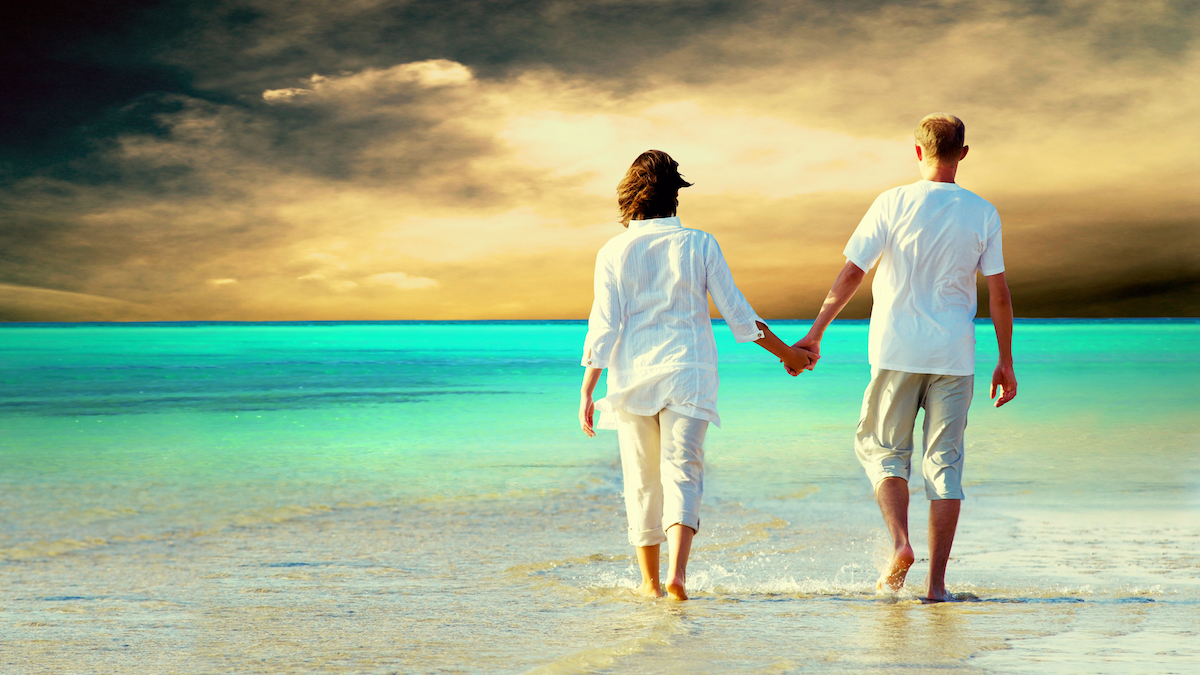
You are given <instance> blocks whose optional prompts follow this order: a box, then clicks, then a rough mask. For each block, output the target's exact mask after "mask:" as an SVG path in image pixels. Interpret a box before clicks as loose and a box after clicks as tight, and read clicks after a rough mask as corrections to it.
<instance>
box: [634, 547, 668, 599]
mask: <svg viewBox="0 0 1200 675" xmlns="http://www.w3.org/2000/svg"><path fill="white" fill-rule="evenodd" d="M634 548H636V549H637V561H638V569H640V570H641V571H642V585H641V587H640V588H638V593H640V594H642V595H645V596H649V597H651V598H661V597H662V594H663V592H662V586H660V585H659V582H658V544H655V545H653V546H635V547H634Z"/></svg>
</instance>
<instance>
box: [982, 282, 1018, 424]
mask: <svg viewBox="0 0 1200 675" xmlns="http://www.w3.org/2000/svg"><path fill="white" fill-rule="evenodd" d="M984 278H985V279H987V285H988V309H989V313H990V314H991V316H992V325H993V326H995V328H996V346H998V347H999V348H1000V360H999V361H998V362H997V363H996V369H995V370H994V371H992V388H991V392H990V393H989V394H988V398H996V389H997V388H999V389H1000V398H999V399H998V400H997V401H996V407H997V408H999V407H1000V406H1002V405H1004V404H1005V403H1008V402H1009V401H1011V400H1013V399H1014V398H1016V396H1017V374H1016V373H1015V372H1014V371H1013V357H1012V331H1013V308H1012V295H1010V294H1009V292H1008V282H1007V281H1005V280H1004V272H1001V273H1000V274H993V275H991V276H990V277H984Z"/></svg>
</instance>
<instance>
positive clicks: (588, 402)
mask: <svg viewBox="0 0 1200 675" xmlns="http://www.w3.org/2000/svg"><path fill="white" fill-rule="evenodd" d="M595 414H596V404H595V403H593V402H592V395H591V394H589V393H587V392H579V428H580V429H583V433H585V434H587V435H588V438H595V437H596V431H595V429H593V428H592V418H593V417H594V416H595Z"/></svg>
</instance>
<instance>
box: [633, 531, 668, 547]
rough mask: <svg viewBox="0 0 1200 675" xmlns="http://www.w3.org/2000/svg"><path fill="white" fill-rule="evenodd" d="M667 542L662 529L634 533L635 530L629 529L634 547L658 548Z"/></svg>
mask: <svg viewBox="0 0 1200 675" xmlns="http://www.w3.org/2000/svg"><path fill="white" fill-rule="evenodd" d="M666 540H667V535H666V533H664V532H663V529H662V528H661V527H656V528H654V529H653V530H644V531H642V532H634V531H633V528H630V529H629V543H630V544H633V545H634V546H658V545H659V544H661V543H663V542H664V541H666Z"/></svg>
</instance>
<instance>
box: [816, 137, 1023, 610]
mask: <svg viewBox="0 0 1200 675" xmlns="http://www.w3.org/2000/svg"><path fill="white" fill-rule="evenodd" d="M915 136H916V145H915V149H916V154H917V163H918V166H919V168H920V171H921V178H922V180H920V181H919V182H916V183H913V184H911V185H905V186H903V187H898V188H895V189H892V190H888V191H887V192H884V193H883V194H881V195H880V196H879V197H878V198H877V199H876V200H875V203H874V204H872V205H871V208H870V209H869V210H868V211H867V215H866V216H864V217H863V219H862V222H861V223H859V225H858V228H857V229H856V230H855V232H854V235H853V236H851V237H850V242H849V243H848V244H847V245H846V249H845V252H844V253H845V256H846V258H847V262H846V266H845V267H844V268H842V271H841V273H840V274H839V275H838V277H837V279H836V280H835V281H834V283H833V287H832V288H831V289H830V291H829V295H828V297H826V298H825V303H824V305H823V306H822V307H821V312H820V314H819V315H818V316H817V319H816V320H815V321H814V322H813V326H812V329H811V330H810V331H809V333H808V335H807V336H806V337H805V338H804V339H803V340H800V341H799V342H797V343H796V344H795V346H796V347H801V348H804V349H808V350H810V351H812V352H818V353H819V350H820V345H821V337H822V336H823V335H824V333H825V329H826V328H827V327H828V326H829V324H830V322H832V321H833V319H834V317H836V316H837V315H838V312H840V311H841V310H842V308H843V307H845V306H846V303H847V302H848V301H849V300H850V298H851V297H853V296H854V292H855V291H856V290H857V289H858V286H859V284H860V283H862V279H863V276H864V275H865V274H866V271H867V270H869V269H871V267H873V266H874V265H875V263H876V262H879V270H878V272H877V273H876V274H875V281H874V284H873V285H872V287H871V290H872V293H873V295H874V306H873V307H872V308H871V329H870V338H869V356H870V361H871V382H870V384H869V385H867V391H866V393H865V395H864V396H863V406H862V417H861V419H860V421H859V423H858V432H857V434H856V437H855V443H854V450H855V454H856V455H857V456H858V460H859V462H860V463H861V464H862V465H863V468H864V469H866V472H867V477H868V478H870V479H871V482H872V483H873V484H874V487H875V496H876V500H877V501H878V502H879V508H880V510H881V511H882V512H883V519H884V521H885V523H886V524H887V528H888V532H889V533H890V534H891V536H892V542H893V544H894V546H895V552H894V554H893V556H892V560H891V562H890V564H889V566H888V568H887V570H885V571H884V572H883V573H882V575H881V576H880V578H879V582H878V584H877V588H878V589H879V590H880V591H885V590H888V591H892V592H895V591H898V590H899V589H900V588H901V587H903V586H904V579H905V577H906V576H907V574H908V568H909V567H910V566H911V565H912V564H913V559H914V556H913V550H912V546H911V545H910V544H909V539H908V495H909V491H908V478H909V474H910V470H911V464H910V459H911V456H912V448H913V425H914V424H915V422H916V417H917V409H918V408H924V409H925V427H924V454H923V457H922V459H921V473H922V475H923V476H924V479H925V495H926V497H928V498H929V500H930V504H929V576H928V577H927V578H926V581H925V598H926V599H928V600H930V601H933V602H941V601H945V600H950V599H953V598H952V596H950V595H949V594H948V593H947V592H946V561H947V560H948V559H949V558H950V547H951V545H952V544H953V543H954V531H955V529H956V527H957V526H958V514H959V508H960V506H961V503H962V499H963V492H962V466H963V434H964V432H965V430H966V426H967V409H968V408H969V407H970V405H971V395H972V386H973V384H974V373H975V325H974V323H973V322H972V320H973V319H974V318H975V310H976V292H975V279H976V277H975V274H976V271H979V272H981V273H982V274H983V275H984V277H985V278H986V279H987V285H988V292H989V297H990V309H991V317H992V323H993V325H994V326H995V329H996V342H997V343H998V345H999V347H1000V359H999V363H997V364H996V368H995V370H994V371H993V373H992V386H991V394H990V398H995V397H996V392H997V390H999V391H1000V393H1001V395H1000V398H999V399H998V400H997V401H996V407H997V408H998V407H1000V406H1002V405H1004V404H1005V403H1008V402H1009V401H1011V400H1012V399H1013V397H1015V396H1016V395H1017V378H1016V375H1015V374H1014V372H1013V363H1012V317H1013V314H1012V301H1011V299H1010V296H1009V292H1008V284H1007V283H1006V282H1005V280H1004V257H1003V251H1002V247H1001V237H1000V217H999V215H998V214H997V213H996V208H995V207H994V206H992V205H991V204H990V203H988V202H987V201H985V200H984V199H982V198H980V197H979V196H977V195H975V194H974V193H972V192H970V191H968V190H964V189H963V188H961V187H959V186H958V185H957V184H956V183H955V182H954V178H955V174H956V173H957V171H958V163H959V162H960V161H962V159H963V158H965V157H966V156H967V149H968V148H967V146H966V145H964V141H965V137H966V128H965V126H964V125H963V123H962V121H961V120H959V119H958V118H957V117H955V116H953V115H947V114H944V113H935V114H932V115H928V116H926V117H925V118H924V119H922V120H921V122H920V124H918V125H917V131H916V134H915ZM809 368H812V366H811V365H810V366H809Z"/></svg>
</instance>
